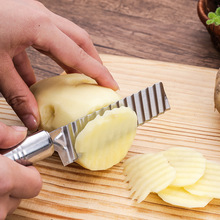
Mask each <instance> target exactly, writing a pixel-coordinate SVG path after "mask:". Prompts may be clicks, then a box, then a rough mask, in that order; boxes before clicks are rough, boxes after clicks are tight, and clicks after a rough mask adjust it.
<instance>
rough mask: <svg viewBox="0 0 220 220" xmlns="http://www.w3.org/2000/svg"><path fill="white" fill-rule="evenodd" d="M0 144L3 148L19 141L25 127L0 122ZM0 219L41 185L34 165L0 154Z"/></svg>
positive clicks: (25, 130) (31, 195)
mask: <svg viewBox="0 0 220 220" xmlns="http://www.w3.org/2000/svg"><path fill="white" fill-rule="evenodd" d="M0 134H1V135H0V146H1V148H3V149H6V148H9V147H12V146H14V145H16V144H18V143H19V142H21V141H22V140H23V139H24V138H25V136H26V134H27V129H26V128H25V127H15V126H14V127H13V126H12V127H9V126H6V125H5V124H3V123H0ZM0 167H1V169H0V219H5V218H6V216H7V215H8V214H10V213H12V212H13V211H14V210H15V209H16V208H17V206H18V205H19V203H20V201H21V199H27V198H32V197H35V196H36V195H37V194H38V193H39V192H40V189H41V187H42V181H41V177H40V174H39V172H38V171H37V170H36V169H35V168H34V167H31V166H30V167H25V166H22V165H20V164H18V163H15V162H14V161H12V160H11V159H8V158H6V157H5V156H2V155H0Z"/></svg>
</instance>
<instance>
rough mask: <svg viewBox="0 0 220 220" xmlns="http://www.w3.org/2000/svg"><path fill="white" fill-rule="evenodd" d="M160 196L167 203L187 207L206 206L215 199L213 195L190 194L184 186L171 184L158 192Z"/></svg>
mask: <svg viewBox="0 0 220 220" xmlns="http://www.w3.org/2000/svg"><path fill="white" fill-rule="evenodd" d="M158 196H160V198H161V199H163V200H164V201H165V202H167V203H170V204H172V205H176V206H181V207H186V208H199V207H205V206H206V205H207V204H208V203H209V202H210V201H211V200H212V199H213V198H212V197H207V196H196V195H193V194H190V193H189V192H187V191H186V190H185V189H184V188H182V187H175V186H169V187H167V188H166V189H164V190H162V191H160V192H158Z"/></svg>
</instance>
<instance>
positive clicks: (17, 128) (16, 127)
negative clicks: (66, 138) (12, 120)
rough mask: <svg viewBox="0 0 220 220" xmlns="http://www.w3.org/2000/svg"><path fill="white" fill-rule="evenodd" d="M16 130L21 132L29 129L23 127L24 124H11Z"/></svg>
mask: <svg viewBox="0 0 220 220" xmlns="http://www.w3.org/2000/svg"><path fill="white" fill-rule="evenodd" d="M11 127H12V128H13V129H14V130H16V131H19V132H25V131H27V128H26V127H22V126H11Z"/></svg>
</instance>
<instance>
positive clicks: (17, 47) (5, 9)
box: [0, 0, 118, 130]
mask: <svg viewBox="0 0 220 220" xmlns="http://www.w3.org/2000/svg"><path fill="white" fill-rule="evenodd" d="M0 15H1V19H0V27H1V28H0V92H1V93H2V94H3V96H4V97H5V98H6V100H7V102H8V103H9V104H10V105H11V106H12V108H13V109H14V111H15V112H16V113H17V115H18V116H19V117H20V119H21V120H22V121H23V122H24V124H25V126H26V127H28V128H29V129H30V130H35V129H36V128H37V127H38V124H39V112H38V108H37V103H36V100H35V98H34V96H33V94H32V93H31V92H30V90H29V88H28V86H30V85H32V84H33V83H34V82H35V81H36V80H35V76H34V71H33V69H32V67H31V65H30V62H29V59H28V56H27V54H26V52H25V49H26V48H27V47H30V46H32V47H33V48H35V49H37V50H38V51H40V52H42V53H44V54H46V55H48V56H49V57H51V58H52V59H53V60H54V61H56V62H57V63H58V64H59V65H60V66H61V67H62V68H64V70H66V72H68V73H70V72H74V71H75V70H77V71H78V72H82V73H84V74H86V75H88V76H90V77H92V78H94V79H95V80H96V81H97V82H98V83H99V84H100V85H102V86H106V87H110V88H112V89H114V90H117V89H118V85H117V83H116V82H115V81H114V79H113V78H112V76H111V74H110V73H109V71H108V70H107V69H106V68H105V67H104V66H103V65H102V62H101V59H100V58H99V55H98V53H97V51H96V49H95V47H94V46H93V44H92V41H91V40H90V38H89V35H88V34H87V33H86V31H85V30H83V29H81V28H80V27H78V26H77V25H76V24H74V23H72V22H70V21H68V20H67V19H65V18H62V17H60V16H58V15H56V14H54V13H52V12H51V11H49V10H48V9H47V8H45V7H44V6H43V5H42V4H41V3H39V2H38V1H34V0H19V1H18V0H0Z"/></svg>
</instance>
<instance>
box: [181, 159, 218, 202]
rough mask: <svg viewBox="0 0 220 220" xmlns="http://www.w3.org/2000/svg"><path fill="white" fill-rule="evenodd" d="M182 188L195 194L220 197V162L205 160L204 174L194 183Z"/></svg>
mask: <svg viewBox="0 0 220 220" xmlns="http://www.w3.org/2000/svg"><path fill="white" fill-rule="evenodd" d="M184 188H185V189H186V190H187V191H188V192H190V193H192V194H195V195H199V196H209V197H213V198H218V199H220V164H217V163H215V162H213V161H207V163H206V169H205V173H204V175H203V176H202V177H201V178H200V179H199V180H198V181H197V182H196V183H195V184H193V185H191V186H186V187H184Z"/></svg>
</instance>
